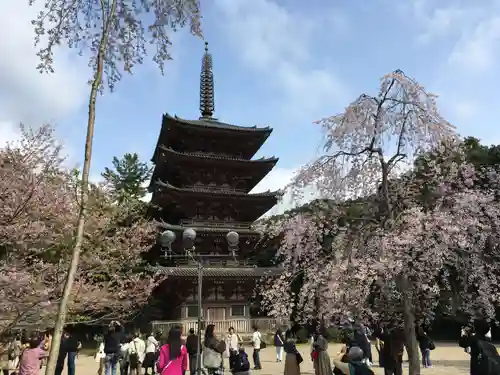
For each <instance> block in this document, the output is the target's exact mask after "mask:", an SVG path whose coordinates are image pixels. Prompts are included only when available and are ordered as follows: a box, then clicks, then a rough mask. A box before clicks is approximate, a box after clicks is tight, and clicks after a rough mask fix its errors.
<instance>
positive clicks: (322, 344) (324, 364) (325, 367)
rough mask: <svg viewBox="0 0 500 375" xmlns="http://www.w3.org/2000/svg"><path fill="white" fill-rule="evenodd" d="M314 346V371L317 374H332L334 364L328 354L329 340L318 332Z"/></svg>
mask: <svg viewBox="0 0 500 375" xmlns="http://www.w3.org/2000/svg"><path fill="white" fill-rule="evenodd" d="M313 348H314V351H313V353H315V354H313V355H312V357H313V365H314V373H315V374H316V375H330V374H332V372H333V370H332V365H331V363H330V357H329V356H328V341H327V340H326V339H325V337H324V335H323V334H322V333H318V334H317V335H316V339H315V340H314V344H313Z"/></svg>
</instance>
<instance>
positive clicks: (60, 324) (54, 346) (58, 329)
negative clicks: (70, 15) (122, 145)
mask: <svg viewBox="0 0 500 375" xmlns="http://www.w3.org/2000/svg"><path fill="white" fill-rule="evenodd" d="M103 11H104V9H103ZM115 11H116V0H114V1H113V4H112V6H111V9H110V11H109V16H108V19H107V20H106V21H105V20H103V22H105V23H103V30H102V36H101V40H100V43H99V52H98V53H97V64H96V70H95V73H94V79H93V81H92V86H91V89H90V97H89V117H88V122H87V137H86V139H85V155H84V162H83V171H82V180H81V190H80V199H79V204H80V208H79V212H78V221H77V228H76V238H75V245H74V247H73V253H72V256H71V263H70V265H69V269H68V274H67V276H66V282H65V284H64V290H63V294H62V298H61V301H60V302H59V310H58V312H57V319H56V324H55V327H54V334H53V337H52V343H51V347H50V355H49V359H48V362H47V369H46V370H45V375H54V374H55V370H56V365H57V359H58V357H59V348H60V346H61V336H62V332H63V329H64V324H65V321H66V313H67V307H68V302H69V298H70V295H71V290H72V288H73V283H74V281H75V276H76V273H77V271H78V262H79V260H80V251H81V248H82V243H83V235H84V230H85V212H86V206H87V198H88V196H87V193H88V185H89V173H90V164H91V161H92V141H93V138H94V127H95V104H96V100H97V94H98V92H99V88H100V86H101V83H102V78H103V68H104V58H105V55H106V46H107V43H108V38H109V30H110V26H111V23H112V20H113V18H114V15H115Z"/></svg>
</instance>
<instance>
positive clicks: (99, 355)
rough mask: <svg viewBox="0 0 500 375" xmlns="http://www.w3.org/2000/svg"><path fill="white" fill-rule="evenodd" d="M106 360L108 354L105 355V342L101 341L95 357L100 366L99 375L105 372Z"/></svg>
mask: <svg viewBox="0 0 500 375" xmlns="http://www.w3.org/2000/svg"><path fill="white" fill-rule="evenodd" d="M104 358H106V354H104V341H102V340H101V341H99V344H98V345H97V350H96V353H95V355H94V360H95V361H96V362H97V363H98V364H99V367H98V368H97V375H102V373H103V371H104Z"/></svg>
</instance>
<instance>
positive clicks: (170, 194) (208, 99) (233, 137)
mask: <svg viewBox="0 0 500 375" xmlns="http://www.w3.org/2000/svg"><path fill="white" fill-rule="evenodd" d="M200 110H201V117H200V118H199V119H198V120H184V119H181V118H179V117H177V116H174V117H172V116H169V115H168V114H165V115H163V119H162V127H161V131H160V135H159V137H158V142H157V145H156V148H155V152H154V155H153V158H152V161H153V163H154V164H155V168H154V172H153V176H152V179H151V185H150V190H151V192H152V199H151V203H152V206H153V207H154V213H153V215H154V218H155V219H156V220H158V221H160V222H162V223H163V230H166V231H170V232H168V233H171V234H172V233H174V234H175V238H176V239H175V240H174V241H173V242H172V243H171V245H169V246H168V249H165V247H164V246H163V248H162V249H159V248H157V249H156V257H155V262H157V263H158V264H160V265H162V266H163V269H164V270H165V272H166V273H167V275H168V279H167V280H166V281H165V282H164V284H163V285H162V286H161V289H162V290H161V295H163V296H165V301H166V302H167V301H168V304H169V308H168V309H165V314H166V316H163V317H162V318H163V319H168V320H178V321H184V322H185V321H189V320H196V319H197V316H198V306H197V299H198V297H197V295H198V288H197V285H198V276H199V272H198V268H197V264H198V261H199V260H200V259H202V260H203V283H202V284H200V285H202V286H203V288H202V300H203V302H202V317H203V319H204V320H206V321H214V320H215V321H217V320H219V321H220V320H227V319H242V320H243V319H247V318H249V317H250V314H251V312H250V302H249V301H250V297H251V295H252V292H253V289H254V286H255V282H256V281H257V279H258V278H259V277H261V276H262V275H263V274H264V273H266V272H268V271H269V269H265V268H261V267H258V265H257V264H255V263H254V262H252V259H255V256H256V253H257V252H258V248H257V246H256V244H257V242H258V239H259V237H260V235H259V233H257V232H255V231H254V230H252V228H251V226H252V224H253V222H254V221H255V220H257V219H258V218H259V217H260V216H262V215H263V214H264V213H266V212H267V211H268V210H269V209H270V208H271V207H273V206H274V205H275V204H276V202H277V199H278V193H277V192H269V191H268V192H264V193H258V194H250V191H251V190H252V189H253V188H254V187H255V186H256V185H257V184H258V183H259V181H261V180H262V178H264V177H265V176H266V175H267V174H268V173H269V172H270V171H271V169H272V168H273V167H274V166H275V165H276V162H277V161H278V159H277V158H274V157H272V158H260V159H252V158H253V157H254V155H255V153H256V152H257V151H258V150H259V148H260V147H261V146H262V144H263V143H264V142H265V141H266V139H267V138H268V137H269V135H270V134H271V132H272V129H271V128H269V127H265V128H257V127H242V126H236V125H230V124H226V123H223V122H221V121H218V120H217V119H215V118H213V112H214V81H213V73H212V56H211V54H210V53H209V52H208V48H207V46H206V47H205V54H204V56H203V60H202V69H201V82H200ZM186 229H192V230H190V233H196V238H195V240H194V247H193V251H194V252H195V254H196V259H191V260H190V259H189V258H186V259H183V258H182V257H180V255H181V254H183V251H184V246H185V244H184V243H183V241H182V238H183V233H184V235H185V233H186ZM172 237H173V236H172ZM235 237H236V239H237V240H238V241H237V242H238V245H237V246H235V243H234V242H235V241H234V240H235ZM231 239H232V241H229V242H233V244H232V245H233V246H229V245H230V244H228V241H227V240H231ZM172 240H173V238H172ZM231 254H234V256H231ZM162 255H163V256H162ZM171 255H173V256H171ZM167 296H168V297H167Z"/></svg>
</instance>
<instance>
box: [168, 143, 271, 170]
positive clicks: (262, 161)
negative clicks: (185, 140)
mask: <svg viewBox="0 0 500 375" xmlns="http://www.w3.org/2000/svg"><path fill="white" fill-rule="evenodd" d="M159 148H160V150H162V151H165V152H167V153H169V154H171V155H175V156H178V157H180V158H193V159H207V160H214V161H218V160H220V161H232V162H239V163H245V164H271V165H272V166H275V165H276V163H277V162H278V160H279V158H277V157H275V156H273V157H270V158H264V157H262V158H260V159H250V160H248V159H241V158H236V157H231V156H225V155H214V154H207V153H201V152H179V151H175V150H174V149H172V148H171V147H165V146H163V145H161V146H160V147H159Z"/></svg>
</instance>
